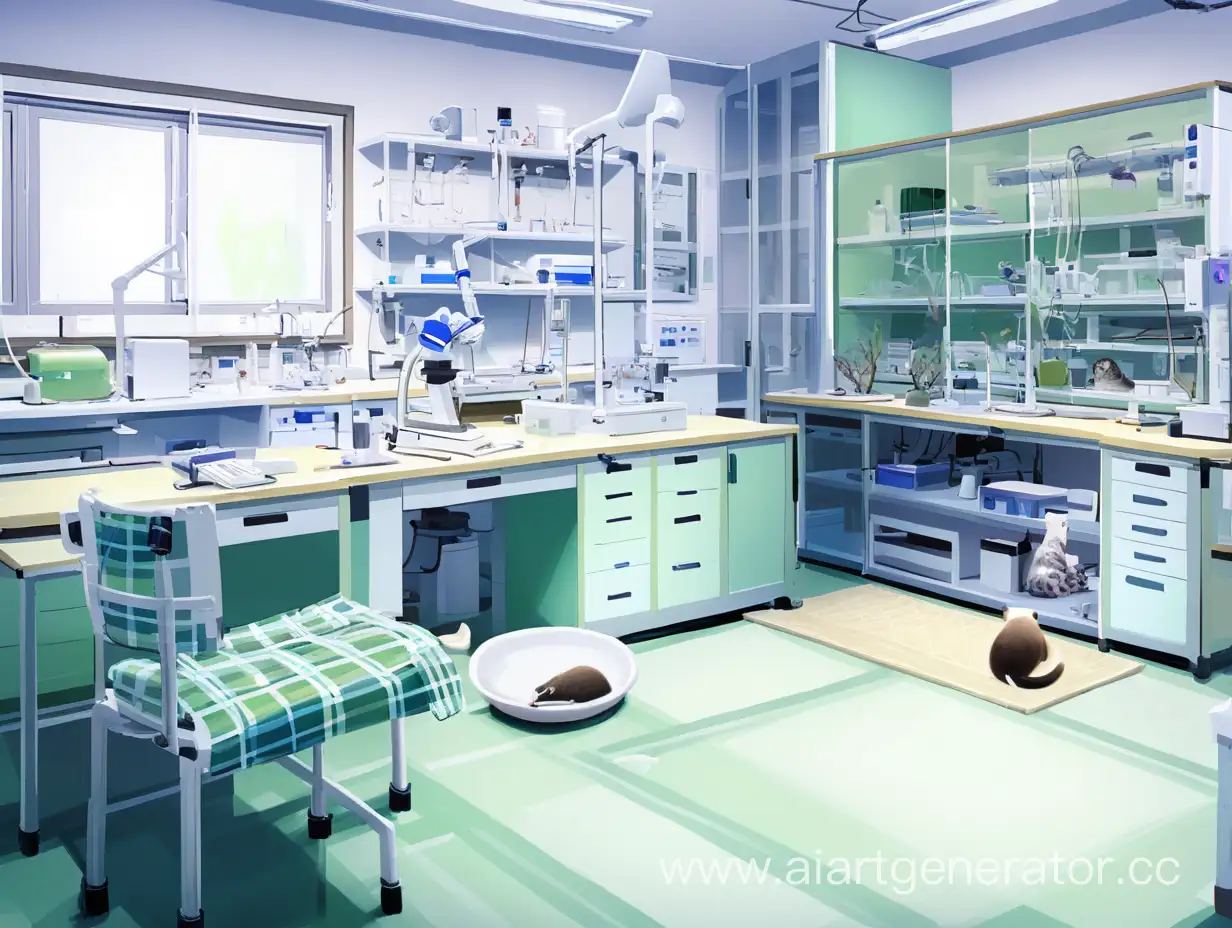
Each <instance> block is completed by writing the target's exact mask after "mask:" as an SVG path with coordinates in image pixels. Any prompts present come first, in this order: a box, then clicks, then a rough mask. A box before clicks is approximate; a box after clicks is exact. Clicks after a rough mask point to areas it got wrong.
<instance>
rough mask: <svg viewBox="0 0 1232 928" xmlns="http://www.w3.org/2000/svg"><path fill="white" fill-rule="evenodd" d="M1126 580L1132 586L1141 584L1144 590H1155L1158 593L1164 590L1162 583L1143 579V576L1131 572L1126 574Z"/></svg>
mask: <svg viewBox="0 0 1232 928" xmlns="http://www.w3.org/2000/svg"><path fill="white" fill-rule="evenodd" d="M1125 582H1126V583H1128V584H1129V585H1130V586H1140V587H1142V589H1144V590H1154V591H1155V592H1157V593H1162V592H1163V591H1164V585H1163V584H1162V583H1156V582H1155V581H1154V580H1143V579H1142V578H1141V577H1134V576H1132V575H1130V574H1126V575H1125Z"/></svg>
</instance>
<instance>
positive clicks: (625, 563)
mask: <svg viewBox="0 0 1232 928" xmlns="http://www.w3.org/2000/svg"><path fill="white" fill-rule="evenodd" d="M628 566H629V562H628V561H621V562H620V563H619V564H616V565H614V566H613V567H612V570H623V569H624V568H626V567H628Z"/></svg>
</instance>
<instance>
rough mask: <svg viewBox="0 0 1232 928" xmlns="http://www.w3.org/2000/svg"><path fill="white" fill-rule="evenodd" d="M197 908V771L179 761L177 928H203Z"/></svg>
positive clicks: (202, 916) (192, 763)
mask: <svg viewBox="0 0 1232 928" xmlns="http://www.w3.org/2000/svg"><path fill="white" fill-rule="evenodd" d="M204 925H205V911H204V910H203V909H202V908H201V770H200V769H199V768H198V767H197V765H196V762H195V761H192V760H189V759H188V758H186V757H181V758H180V912H179V922H178V928H203V926H204Z"/></svg>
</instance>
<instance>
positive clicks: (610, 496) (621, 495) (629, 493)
mask: <svg viewBox="0 0 1232 928" xmlns="http://www.w3.org/2000/svg"><path fill="white" fill-rule="evenodd" d="M632 495H633V491H632V490H628V491H626V492H624V493H608V494H607V495H606V496H604V497H603V498H604V499H624V498H625V497H626V496H632Z"/></svg>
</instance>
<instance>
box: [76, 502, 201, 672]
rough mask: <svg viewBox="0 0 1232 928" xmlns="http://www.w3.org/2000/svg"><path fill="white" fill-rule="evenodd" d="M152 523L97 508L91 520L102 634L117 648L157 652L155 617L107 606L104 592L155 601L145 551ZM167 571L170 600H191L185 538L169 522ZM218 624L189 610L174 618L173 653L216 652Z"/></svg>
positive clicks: (151, 559) (181, 527)
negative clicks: (123, 647) (215, 630)
mask: <svg viewBox="0 0 1232 928" xmlns="http://www.w3.org/2000/svg"><path fill="white" fill-rule="evenodd" d="M149 535H150V518H149V517H148V516H141V515H130V514H128V513H123V512H108V511H106V510H103V509H100V510H98V511H97V514H96V516H95V519H94V538H95V543H96V545H97V547H98V577H97V581H98V585H99V587H100V589H99V592H98V595H99V609H100V611H101V612H102V619H103V632H104V633H105V634H106V635H107V637H108V638H110V639H111V640H112V641H114V642H115V643H116V644H121V645H124V646H125V647H129V648H136V649H137V650H141V651H155V652H157V651H158V613H157V612H156V611H155V610H153V609H143V608H140V607H134V606H129V605H124V604H121V603H117V602H110V601H108V599H107V592H106V591H107V590H116V591H119V592H122V593H133V594H135V595H138V596H150V597H153V596H156V595H157V593H156V591H155V571H156V564H157V562H156V556H155V554H154V552H153V551H151V550H150V548H149ZM171 536H172V540H171V553H170V554H169V555H167V562H168V564H169V566H170V568H171V585H172V589H171V590H169V591H167V592H168V595H173V596H192V595H193V592H192V573H191V571H190V570H189V559H188V547H189V546H188V539H187V532H186V530H185V524H184V523H183V522H182V521H180V520H178V519H177V520H175V521H174V522H172V530H171ZM218 627H221V622H220V621H215V620H210V621H207V620H206V619H205V618H204V617H203V615H202V614H200V613H196V612H193V611H191V610H187V609H179V610H176V613H175V649H176V651H177V652H179V653H191V654H199V653H202V652H209V651H214V650H216V649H217V648H218V641H217V640H216V639H215V637H214V629H215V628H218Z"/></svg>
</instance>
